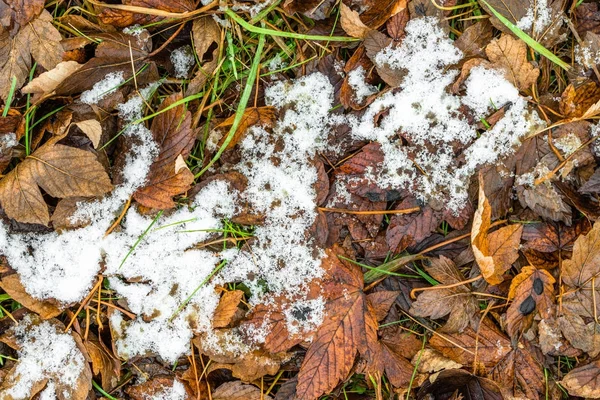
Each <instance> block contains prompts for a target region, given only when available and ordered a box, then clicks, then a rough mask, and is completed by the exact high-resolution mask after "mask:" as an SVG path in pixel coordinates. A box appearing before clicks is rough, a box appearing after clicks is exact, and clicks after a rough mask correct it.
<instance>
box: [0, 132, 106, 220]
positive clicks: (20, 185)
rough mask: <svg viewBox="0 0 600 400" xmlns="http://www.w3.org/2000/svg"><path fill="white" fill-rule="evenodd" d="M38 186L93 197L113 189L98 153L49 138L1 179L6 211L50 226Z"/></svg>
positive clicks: (57, 192) (62, 194)
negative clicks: (99, 160)
mask: <svg viewBox="0 0 600 400" xmlns="http://www.w3.org/2000/svg"><path fill="white" fill-rule="evenodd" d="M38 186H39V187H41V188H42V189H44V191H45V192H46V193H48V194H49V195H50V196H52V197H58V198H66V197H76V196H83V197H93V196H99V195H102V194H104V193H106V192H108V191H110V190H111V189H112V184H111V183H110V178H109V177H108V174H107V173H106V171H105V170H104V167H103V166H102V164H100V163H99V162H98V160H97V159H96V156H95V155H94V154H92V153H90V152H89V151H84V150H80V149H76V148H73V147H68V146H65V145H62V144H56V140H52V141H48V143H46V144H45V145H43V146H42V147H40V148H39V149H38V150H36V151H35V152H34V153H33V154H31V155H29V156H28V157H26V158H25V159H24V160H23V161H22V162H21V163H20V164H18V165H17V166H16V167H15V168H14V169H13V170H12V171H10V172H9V173H8V174H6V175H5V176H4V178H2V180H0V203H2V207H3V208H4V211H5V212H6V214H7V215H8V216H9V217H10V218H14V219H15V220H17V221H19V222H25V223H35V224H42V225H48V223H49V222H50V217H49V214H48V206H47V205H46V203H45V202H44V199H43V197H42V193H41V192H40V189H39V187H38Z"/></svg>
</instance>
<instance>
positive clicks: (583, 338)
mask: <svg viewBox="0 0 600 400" xmlns="http://www.w3.org/2000/svg"><path fill="white" fill-rule="evenodd" d="M558 326H559V328H560V331H561V332H562V334H563V335H564V337H565V338H566V339H567V340H568V341H569V343H571V345H572V346H573V347H575V348H577V349H580V350H583V351H585V352H586V353H588V354H589V356H590V357H596V356H597V355H598V354H600V326H598V323H596V321H593V320H592V321H590V322H586V321H584V320H583V318H582V317H581V316H579V315H577V314H574V313H572V312H571V311H569V310H568V309H566V308H565V309H564V310H563V313H562V315H561V316H560V317H558Z"/></svg>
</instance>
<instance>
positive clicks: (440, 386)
mask: <svg viewBox="0 0 600 400" xmlns="http://www.w3.org/2000/svg"><path fill="white" fill-rule="evenodd" d="M454 394H455V396H453V395H454ZM432 396H433V398H435V399H456V400H458V399H465V400H503V399H504V396H503V395H502V390H501V388H500V386H498V384H497V383H495V382H494V381H492V380H491V379H486V378H482V377H479V376H476V375H472V374H471V373H469V372H468V371H464V370H461V369H452V370H447V371H442V372H441V373H440V374H439V375H437V376H436V377H435V378H433V379H431V380H427V381H425V383H424V384H423V386H421V389H419V392H418V394H417V399H418V400H424V399H428V398H432ZM449 396H452V397H449Z"/></svg>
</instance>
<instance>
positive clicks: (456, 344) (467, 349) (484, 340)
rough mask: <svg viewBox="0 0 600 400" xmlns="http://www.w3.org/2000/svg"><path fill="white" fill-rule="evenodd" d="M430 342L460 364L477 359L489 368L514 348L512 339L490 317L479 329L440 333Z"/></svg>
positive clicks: (485, 319)
mask: <svg viewBox="0 0 600 400" xmlns="http://www.w3.org/2000/svg"><path fill="white" fill-rule="evenodd" d="M429 344H430V345H431V347H432V348H434V349H436V350H438V351H439V352H440V353H442V354H443V355H445V356H446V357H448V358H450V359H452V360H454V361H456V362H457V363H459V364H463V365H473V363H474V362H475V361H477V363H478V364H479V365H481V366H483V367H484V368H485V369H487V370H490V369H491V368H493V367H495V366H496V365H497V364H498V362H499V361H500V360H501V359H502V358H503V357H504V356H506V355H507V354H508V353H510V351H511V350H512V349H511V345H510V340H509V339H508V338H507V337H506V336H505V335H504V334H503V333H501V332H500V331H499V330H498V328H497V327H496V326H495V325H494V323H493V322H492V321H490V320H489V319H488V318H484V319H483V321H482V322H481V323H480V324H479V329H478V330H474V329H472V328H470V327H467V328H465V330H464V331H463V332H462V333H452V334H447V333H439V334H436V335H433V336H432V337H431V339H430V340H429ZM479 365H478V366H477V367H478V369H479Z"/></svg>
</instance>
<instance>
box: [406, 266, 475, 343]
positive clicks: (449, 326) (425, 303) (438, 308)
mask: <svg viewBox="0 0 600 400" xmlns="http://www.w3.org/2000/svg"><path fill="white" fill-rule="evenodd" d="M425 269H426V270H427V273H429V275H431V276H432V277H433V278H434V279H435V280H437V281H438V282H440V283H442V284H444V285H453V284H456V283H459V282H462V281H464V280H465V279H464V277H463V275H462V274H461V273H460V271H459V270H458V269H457V268H456V266H455V265H454V263H453V262H452V260H450V259H448V258H446V257H444V256H441V257H440V258H439V259H437V258H434V259H431V260H430V265H428V266H426V267H425ZM478 311H479V304H478V303H477V300H476V298H475V296H473V295H472V294H471V290H470V289H469V287H468V286H467V285H459V286H454V287H451V288H445V289H435V287H434V290H428V291H424V292H421V294H420V295H419V297H418V298H417V301H415V302H414V303H413V304H412V307H411V308H410V310H409V312H410V313H411V314H413V315H415V316H418V317H430V318H432V319H439V318H443V317H445V316H446V315H449V317H448V321H447V322H446V324H445V325H444V327H443V328H442V329H441V331H442V332H462V331H463V330H464V329H465V328H466V327H467V326H468V325H469V324H470V325H471V326H473V327H477V324H478V322H479V316H478V315H477V314H478Z"/></svg>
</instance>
